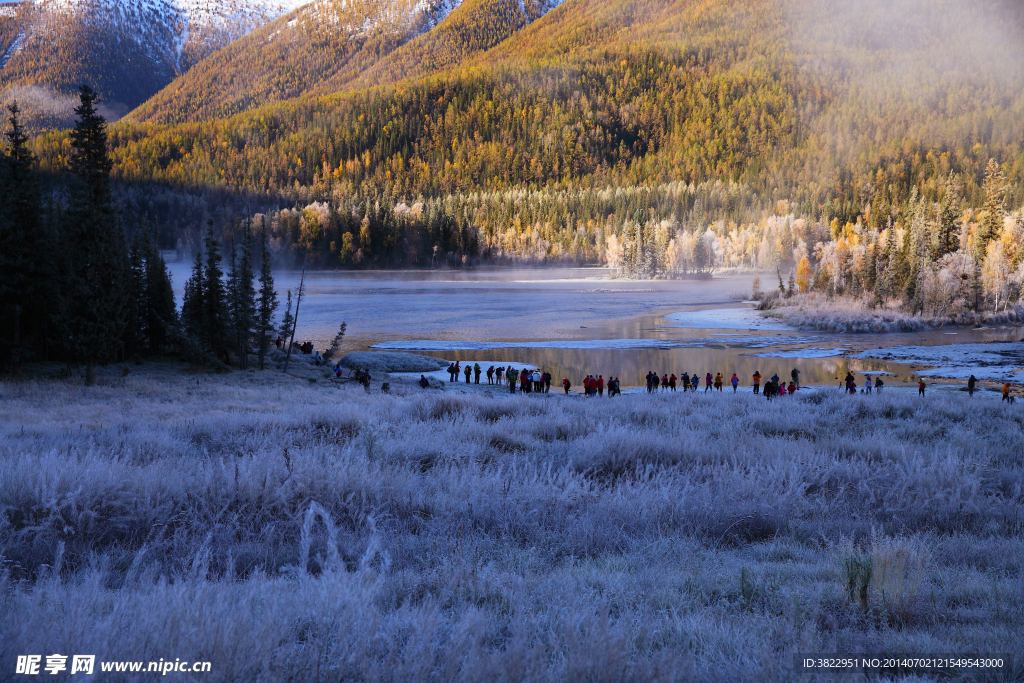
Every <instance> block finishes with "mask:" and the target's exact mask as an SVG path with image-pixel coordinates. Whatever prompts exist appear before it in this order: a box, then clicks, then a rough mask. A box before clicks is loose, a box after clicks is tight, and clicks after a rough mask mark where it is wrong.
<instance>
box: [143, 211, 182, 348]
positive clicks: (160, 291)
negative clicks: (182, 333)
mask: <svg viewBox="0 0 1024 683" xmlns="http://www.w3.org/2000/svg"><path fill="white" fill-rule="evenodd" d="M142 253H143V257H144V258H145V266H144V279H145V297H144V301H143V312H142V323H143V329H144V331H145V338H146V343H147V344H148V346H149V353H150V354H151V355H159V354H161V353H163V350H164V346H165V345H166V344H167V330H168V328H169V327H171V326H173V325H176V324H177V318H178V315H177V310H176V309H175V305H174V288H173V286H172V285H171V276H170V274H169V273H168V271H167V263H165V262H164V258H163V256H161V255H160V250H159V249H158V248H157V244H156V238H155V237H154V235H153V233H152V232H151V231H147V232H146V233H145V234H144V237H143V241H142Z"/></svg>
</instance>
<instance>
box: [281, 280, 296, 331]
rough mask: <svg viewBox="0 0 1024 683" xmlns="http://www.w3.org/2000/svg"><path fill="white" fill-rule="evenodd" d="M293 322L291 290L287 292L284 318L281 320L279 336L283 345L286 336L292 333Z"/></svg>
mask: <svg viewBox="0 0 1024 683" xmlns="http://www.w3.org/2000/svg"><path fill="white" fill-rule="evenodd" d="M294 322H295V317H294V316H293V315H292V290H290V289H289V290H288V302H287V303H286V304H285V306H284V317H283V318H281V331H280V335H281V336H282V337H283V338H284V340H285V343H287V342H288V335H290V334H291V333H292V323H294Z"/></svg>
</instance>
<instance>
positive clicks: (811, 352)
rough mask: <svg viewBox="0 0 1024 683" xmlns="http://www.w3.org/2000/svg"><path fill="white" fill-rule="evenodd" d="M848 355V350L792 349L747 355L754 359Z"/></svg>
mask: <svg viewBox="0 0 1024 683" xmlns="http://www.w3.org/2000/svg"><path fill="white" fill-rule="evenodd" d="M844 353H846V349H818V348H808V349H791V350H789V351H768V352H765V353H750V354H747V355H748V356H751V357H753V358H833V357H835V356H841V355H843V354H844Z"/></svg>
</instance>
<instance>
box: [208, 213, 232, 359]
mask: <svg viewBox="0 0 1024 683" xmlns="http://www.w3.org/2000/svg"><path fill="white" fill-rule="evenodd" d="M207 227H208V231H207V234H206V239H205V240H204V243H205V245H206V268H205V270H204V271H203V324H204V326H205V328H206V330H205V331H206V338H205V339H204V340H203V341H204V342H205V346H206V350H207V351H209V352H210V353H211V354H213V355H214V356H215V357H217V358H220V359H221V360H223V362H224V364H225V365H228V364H230V363H231V353H230V350H229V348H228V347H229V342H228V311H227V301H226V299H227V293H226V292H225V291H224V282H223V280H222V279H221V278H222V277H223V275H224V272H223V271H222V270H221V267H220V262H221V254H220V242H218V241H217V239H216V238H215V237H214V236H213V221H209V223H208V224H207Z"/></svg>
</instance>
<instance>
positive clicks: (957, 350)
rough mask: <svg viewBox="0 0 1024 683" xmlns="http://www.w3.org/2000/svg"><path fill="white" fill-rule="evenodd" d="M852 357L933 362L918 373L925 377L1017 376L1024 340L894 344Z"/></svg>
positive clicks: (1023, 352)
mask: <svg viewBox="0 0 1024 683" xmlns="http://www.w3.org/2000/svg"><path fill="white" fill-rule="evenodd" d="M851 358H871V359H877V360H889V361H894V362H897V363H920V364H922V365H932V366H935V367H932V368H930V369H928V370H923V371H920V372H918V373H917V374H919V375H922V376H925V377H942V378H946V379H967V378H968V377H970V376H971V375H972V374H973V375H974V376H975V377H977V378H978V379H988V380H1003V379H1014V376H1013V375H1014V373H1015V372H1020V369H1021V368H1022V367H1024V344H1020V343H1013V342H992V343H988V344H948V345H943V346H892V347H889V348H883V349H868V350H867V351H861V352H860V353H857V354H854V355H853V356H851Z"/></svg>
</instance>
